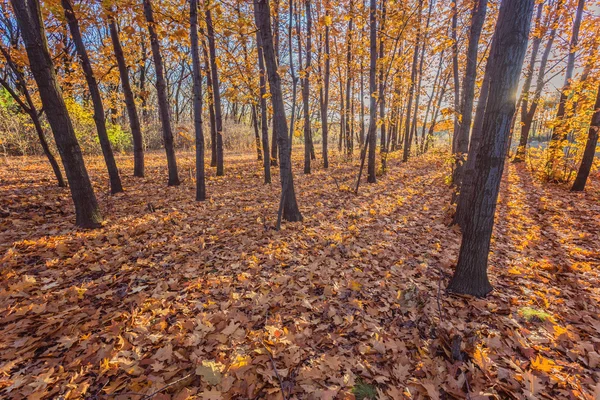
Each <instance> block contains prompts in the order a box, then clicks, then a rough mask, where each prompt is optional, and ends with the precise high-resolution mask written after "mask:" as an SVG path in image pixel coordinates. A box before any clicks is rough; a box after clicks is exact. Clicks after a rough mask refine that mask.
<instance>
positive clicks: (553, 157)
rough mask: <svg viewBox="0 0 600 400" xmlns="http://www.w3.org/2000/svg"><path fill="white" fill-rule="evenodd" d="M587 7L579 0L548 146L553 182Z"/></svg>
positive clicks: (549, 170) (564, 133)
mask: <svg viewBox="0 0 600 400" xmlns="http://www.w3.org/2000/svg"><path fill="white" fill-rule="evenodd" d="M584 6H585V0H578V2H577V11H576V12H575V20H574V21H573V32H572V34H571V43H570V45H569V55H568V57H567V69H566V72H565V83H564V84H563V87H562V89H561V91H560V100H559V103H558V109H557V110H556V120H557V124H556V125H555V126H554V129H553V131H552V137H551V139H550V143H549V144H548V162H547V163H546V176H547V177H548V178H549V179H551V180H553V179H555V177H554V170H555V166H556V161H557V158H558V153H559V152H560V151H562V148H563V144H562V142H563V141H564V140H565V139H566V137H567V130H568V128H566V127H565V126H564V125H565V124H564V123H563V122H562V121H563V120H564V119H565V114H566V111H567V109H566V107H567V100H568V97H569V89H570V87H571V79H572V78H573V72H574V70H575V53H576V49H577V43H578V42H579V28H580V27H581V18H582V15H583V8H584Z"/></svg>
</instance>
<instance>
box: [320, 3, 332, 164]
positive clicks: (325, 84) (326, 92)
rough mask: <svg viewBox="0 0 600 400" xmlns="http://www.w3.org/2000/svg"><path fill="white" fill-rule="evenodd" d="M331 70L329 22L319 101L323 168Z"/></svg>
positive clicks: (325, 151)
mask: <svg viewBox="0 0 600 400" xmlns="http://www.w3.org/2000/svg"><path fill="white" fill-rule="evenodd" d="M328 16H329V2H328V1H325V20H327V17H328ZM330 71H331V60H330V52H329V23H328V22H327V23H326V24H325V73H324V75H323V89H322V90H323V101H322V102H321V125H322V128H321V129H322V136H323V168H325V169H327V168H329V154H328V153H329V149H328V145H329V143H328V142H329V116H328V115H327V114H328V108H329V74H330Z"/></svg>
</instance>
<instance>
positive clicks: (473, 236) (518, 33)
mask: <svg viewBox="0 0 600 400" xmlns="http://www.w3.org/2000/svg"><path fill="white" fill-rule="evenodd" d="M533 6H534V0H504V1H503V2H502V5H501V6H500V12H499V14H498V22H497V25H496V33H495V40H494V43H493V44H492V49H491V52H490V58H489V60H488V64H489V65H490V68H489V71H488V72H489V76H490V83H489V85H490V86H489V94H488V100H487V104H486V109H485V115H484V117H483V130H482V133H483V134H482V138H481V144H480V149H479V151H478V153H477V156H476V159H475V174H474V180H473V182H474V188H475V190H474V191H473V194H472V199H471V201H470V203H471V209H470V212H471V218H470V219H469V220H468V221H467V224H466V226H465V228H464V229H463V240H462V243H461V248H460V254H459V257H458V264H457V266H456V271H455V273H454V276H453V277H452V280H451V281H450V283H449V285H448V290H449V291H451V292H455V293H462V294H470V295H474V296H485V295H486V294H488V293H489V292H490V291H491V290H492V286H491V284H490V282H489V280H488V276H487V263H488V254H489V248H490V239H491V237H492V230H493V226H494V214H495V211H496V203H497V198H498V192H499V189H500V180H501V178H502V172H503V168H504V161H505V158H506V147H507V144H508V137H509V134H510V124H511V120H512V117H513V114H514V112H515V102H516V99H515V94H514V93H515V91H516V89H517V86H518V82H519V76H520V74H521V68H522V66H523V59H524V58H525V52H526V50H527V39H528V37H529V30H530V23H531V16H532V13H533Z"/></svg>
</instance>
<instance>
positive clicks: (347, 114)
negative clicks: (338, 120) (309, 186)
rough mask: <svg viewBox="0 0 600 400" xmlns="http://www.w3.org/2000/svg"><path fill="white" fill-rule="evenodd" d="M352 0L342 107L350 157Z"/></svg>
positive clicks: (351, 140)
mask: <svg viewBox="0 0 600 400" xmlns="http://www.w3.org/2000/svg"><path fill="white" fill-rule="evenodd" d="M353 13H354V0H350V9H349V12H348V30H347V34H348V38H347V42H346V100H345V104H346V108H345V109H344V113H345V115H344V120H345V122H346V128H345V133H346V154H347V155H348V156H350V157H352V153H353V151H354V140H353V137H352V127H351V122H352V115H351V104H350V103H351V102H350V98H351V96H352V69H351V65H352V43H353V41H352V38H353V33H354V32H353V31H354V15H353Z"/></svg>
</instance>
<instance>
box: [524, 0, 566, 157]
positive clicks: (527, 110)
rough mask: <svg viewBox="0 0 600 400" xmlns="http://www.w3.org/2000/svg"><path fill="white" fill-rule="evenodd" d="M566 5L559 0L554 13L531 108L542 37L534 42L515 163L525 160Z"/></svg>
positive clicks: (525, 86)
mask: <svg viewBox="0 0 600 400" xmlns="http://www.w3.org/2000/svg"><path fill="white" fill-rule="evenodd" d="M563 4H564V0H559V1H558V2H557V4H556V11H555V13H554V15H555V17H554V20H553V22H552V29H551V30H550V34H549V35H548V42H547V43H546V47H545V49H544V53H543V54H542V59H541V60H540V66H539V71H538V76H537V81H536V87H535V92H534V94H533V99H532V101H531V106H529V107H528V102H529V88H530V86H531V80H532V76H533V68H534V65H535V56H536V55H537V52H538V50H539V46H540V43H541V40H542V37H541V36H540V37H538V36H536V37H535V38H534V39H533V40H534V42H533V45H532V54H531V61H530V63H529V68H528V70H527V76H526V78H525V83H524V84H523V95H522V100H521V137H520V138H519V146H518V147H517V153H516V154H515V158H514V159H513V161H514V162H517V163H518V162H522V161H524V160H525V153H526V150H527V143H528V142H529V131H530V130H531V124H532V122H533V117H534V116H535V112H536V110H537V107H538V104H539V100H540V98H541V96H542V90H543V89H544V85H545V84H546V82H545V76H546V64H547V63H548V57H549V56H550V51H551V50H552V44H553V43H554V38H555V37H556V28H557V26H558V21H559V19H560V15H561V8H562V6H563ZM540 7H543V3H541V4H540ZM538 13H539V11H538Z"/></svg>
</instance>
